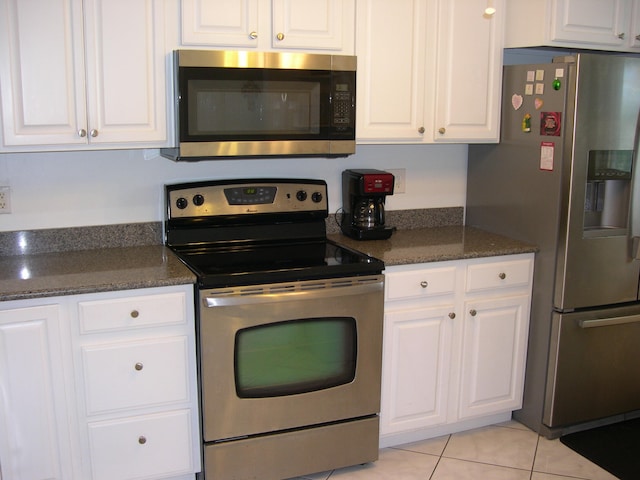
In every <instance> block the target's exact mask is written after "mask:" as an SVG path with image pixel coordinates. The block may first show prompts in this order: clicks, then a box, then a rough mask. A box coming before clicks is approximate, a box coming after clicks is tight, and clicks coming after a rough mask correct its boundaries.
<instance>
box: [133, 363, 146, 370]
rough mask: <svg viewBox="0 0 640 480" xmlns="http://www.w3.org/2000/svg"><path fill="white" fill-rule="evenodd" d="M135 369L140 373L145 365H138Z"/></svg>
mask: <svg viewBox="0 0 640 480" xmlns="http://www.w3.org/2000/svg"><path fill="white" fill-rule="evenodd" d="M133 368H135V369H136V370H137V371H140V370H142V369H143V368H144V365H143V364H142V363H140V362H138V363H136V364H135V366H134V367H133Z"/></svg>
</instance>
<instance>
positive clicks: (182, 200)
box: [176, 197, 189, 210]
mask: <svg viewBox="0 0 640 480" xmlns="http://www.w3.org/2000/svg"><path fill="white" fill-rule="evenodd" d="M187 205H189V202H188V201H187V199H186V198H184V197H180V198H179V199H177V200H176V207H178V208H179V209H180V210H184V209H185V208H187Z"/></svg>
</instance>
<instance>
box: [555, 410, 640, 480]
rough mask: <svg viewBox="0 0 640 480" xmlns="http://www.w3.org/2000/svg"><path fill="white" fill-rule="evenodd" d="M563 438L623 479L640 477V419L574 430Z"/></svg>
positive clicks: (563, 441)
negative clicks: (581, 430)
mask: <svg viewBox="0 0 640 480" xmlns="http://www.w3.org/2000/svg"><path fill="white" fill-rule="evenodd" d="M560 441H561V442H562V443H564V444H565V445H566V446H567V447H569V448H570V449H572V450H574V451H576V452H578V453H579V454H580V455H582V456H583V457H586V458H588V459H589V460H591V461H592V462H593V463H595V464H597V465H599V466H600V467H602V468H604V469H605V470H607V471H608V472H610V473H611V474H613V475H615V476H616V477H618V478H620V479H621V480H637V479H639V478H640V418H636V419H633V420H627V421H626V422H620V423H615V424H613V425H606V426H604V427H598V428H594V429H591V430H587V431H584V432H577V433H571V434H569V435H565V436H564V437H560Z"/></svg>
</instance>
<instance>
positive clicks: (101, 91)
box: [85, 0, 167, 146]
mask: <svg viewBox="0 0 640 480" xmlns="http://www.w3.org/2000/svg"><path fill="white" fill-rule="evenodd" d="M85 16H86V23H85V25H86V58H87V97H88V98H87V102H88V105H89V114H88V121H87V126H86V129H87V132H88V135H89V141H90V143H92V144H105V143H121V142H126V143H129V144H135V143H137V144H145V143H155V145H156V146H157V145H159V144H161V143H162V142H164V141H165V140H166V138H167V131H166V109H165V105H166V98H165V95H166V92H165V77H166V72H165V56H166V55H165V50H164V6H163V2H161V1H156V0H136V1H135V2H131V1H129V0H85Z"/></svg>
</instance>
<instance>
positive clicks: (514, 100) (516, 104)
mask: <svg viewBox="0 0 640 480" xmlns="http://www.w3.org/2000/svg"><path fill="white" fill-rule="evenodd" d="M511 106H513V109H514V110H518V109H519V108H520V107H521V106H522V95H518V94H517V93H514V94H513V95H511Z"/></svg>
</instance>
